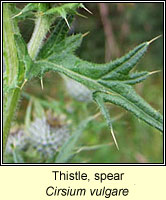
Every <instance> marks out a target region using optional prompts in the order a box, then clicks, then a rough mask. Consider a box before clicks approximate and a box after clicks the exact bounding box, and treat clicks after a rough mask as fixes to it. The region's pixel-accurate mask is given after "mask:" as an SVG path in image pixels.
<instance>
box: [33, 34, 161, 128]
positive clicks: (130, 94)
mask: <svg viewBox="0 0 166 200" xmlns="http://www.w3.org/2000/svg"><path fill="white" fill-rule="evenodd" d="M71 38H72V37H69V39H68V38H66V39H65V40H63V42H64V44H65V43H66V44H67V41H70V47H68V48H67V46H66V47H65V49H64V50H62V49H63V48H62V49H61V48H59V49H60V51H59V52H58V48H57V50H56V53H55V54H52V55H51V56H49V57H48V58H47V59H45V60H40V61H38V62H36V64H37V65H38V66H40V67H38V70H39V71H40V73H45V72H46V71H50V70H53V71H57V72H60V73H63V74H65V75H67V76H68V77H70V78H72V79H74V80H76V81H78V82H80V83H82V84H83V85H85V86H86V87H88V88H89V89H90V90H92V92H94V93H93V94H94V95H93V97H94V100H96V102H97V103H98V104H99V107H100V109H101V111H102V113H103V115H104V116H105V118H106V120H107V123H108V125H109V126H110V128H111V127H112V126H111V125H110V122H109V121H110V118H109V117H108V111H107V110H106V109H105V107H104V102H111V103H114V104H116V105H119V106H121V107H123V108H125V109H126V110H128V111H130V112H132V113H133V114H135V115H136V116H137V117H138V118H139V119H141V120H143V121H145V122H146V123H148V124H150V125H151V126H153V127H155V128H157V129H158V130H160V131H162V130H163V127H162V123H163V119H162V116H161V114H160V113H159V112H157V111H155V110H154V109H153V108H152V107H151V106H150V105H149V104H147V103H146V102H145V101H144V100H143V99H142V98H141V97H139V95H137V94H136V93H135V91H134V90H133V88H132V86H131V85H132V84H136V83H138V82H141V81H143V80H144V79H145V78H147V77H148V76H149V75H150V73H148V72H135V73H131V74H129V72H130V70H131V69H133V68H134V66H135V65H136V64H137V63H138V62H139V60H140V59H141V58H142V57H143V55H144V54H145V52H146V50H147V48H148V46H149V44H150V42H144V43H142V44H140V45H138V46H137V47H136V48H134V49H133V50H131V51H130V52H129V53H127V54H126V55H125V56H123V57H121V58H119V59H117V60H115V61H113V62H110V63H106V64H94V63H90V62H87V61H83V60H81V59H80V58H78V57H76V56H75V55H73V53H72V49H74V48H76V47H78V44H79V42H80V41H81V37H78V38H76V36H74V39H75V40H72V39H71ZM70 49H71V51H70ZM111 129H112V128H111Z"/></svg>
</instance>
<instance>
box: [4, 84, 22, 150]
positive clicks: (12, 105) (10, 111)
mask: <svg viewBox="0 0 166 200" xmlns="http://www.w3.org/2000/svg"><path fill="white" fill-rule="evenodd" d="M19 97H20V89H19V88H16V89H14V91H13V92H12V93H11V94H9V95H8V96H7V102H6V104H7V105H6V109H5V113H4V115H5V117H4V121H3V152H5V149H6V143H7V138H8V135H9V131H10V127H11V122H12V119H13V116H14V113H15V110H16V107H17V103H18V100H19Z"/></svg>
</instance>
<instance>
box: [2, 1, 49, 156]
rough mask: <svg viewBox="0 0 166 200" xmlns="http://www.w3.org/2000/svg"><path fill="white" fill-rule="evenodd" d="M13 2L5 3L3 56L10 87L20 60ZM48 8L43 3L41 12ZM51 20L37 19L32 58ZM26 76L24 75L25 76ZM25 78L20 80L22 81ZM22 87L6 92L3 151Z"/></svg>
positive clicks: (32, 39) (14, 81)
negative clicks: (12, 15)
mask: <svg viewBox="0 0 166 200" xmlns="http://www.w3.org/2000/svg"><path fill="white" fill-rule="evenodd" d="M11 6H12V4H9V3H4V4H3V56H4V58H5V64H6V72H5V73H6V76H7V81H6V84H7V86H8V87H10V86H11V85H14V84H15V83H16V82H17V81H18V80H17V79H18V78H19V77H18V76H17V74H18V69H19V60H18V57H17V49H16V45H15V40H14V33H15V28H16V27H15V24H14V21H13V20H14V19H13V20H12V18H11V10H10V8H11ZM44 9H47V4H42V5H41V12H43V11H44ZM50 25H51V20H49V18H48V17H47V16H42V15H41V16H40V14H39V16H38V17H37V19H36V26H35V29H34V32H33V35H32V38H31V40H30V42H29V44H28V51H29V54H30V56H31V58H32V59H35V57H36V55H37V53H38V50H39V49H40V47H41V45H42V42H43V39H44V38H45V35H46V33H47V31H48V30H49V27H50ZM23 78H24V77H23ZM21 81H23V80H20V82H21ZM20 93H21V90H20V88H15V89H13V90H12V92H9V93H7V94H5V96H4V97H3V98H4V110H3V152H5V149H6V143H7V139H8V135H9V131H10V128H11V123H12V119H13V117H14V114H15V112H16V108H17V103H18V101H19V98H20Z"/></svg>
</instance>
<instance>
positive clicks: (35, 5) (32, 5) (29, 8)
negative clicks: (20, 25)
mask: <svg viewBox="0 0 166 200" xmlns="http://www.w3.org/2000/svg"><path fill="white" fill-rule="evenodd" d="M38 8H39V3H28V4H27V5H26V6H25V7H24V8H23V9H22V10H21V11H20V12H18V13H17V14H16V15H14V16H13V17H12V18H15V17H19V16H20V15H21V16H24V15H25V14H27V13H28V12H30V11H33V10H38Z"/></svg>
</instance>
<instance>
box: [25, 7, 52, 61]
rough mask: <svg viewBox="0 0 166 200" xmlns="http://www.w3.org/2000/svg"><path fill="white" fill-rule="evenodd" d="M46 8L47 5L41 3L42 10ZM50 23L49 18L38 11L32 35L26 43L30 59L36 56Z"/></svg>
mask: <svg viewBox="0 0 166 200" xmlns="http://www.w3.org/2000/svg"><path fill="white" fill-rule="evenodd" d="M44 6H45V7H44ZM46 9H47V5H46V4H43V7H42V11H45V10H46ZM50 25H51V19H49V18H48V16H46V15H45V16H44V15H43V14H42V12H41V13H39V14H38V17H37V18H36V21H35V28H34V31H33V34H32V37H31V39H30V41H29V43H28V52H29V55H30V56H31V58H32V59H35V57H36V56H37V54H38V52H39V49H40V48H41V45H42V43H43V40H44V39H45V37H46V34H47V32H48V30H49V28H50Z"/></svg>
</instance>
